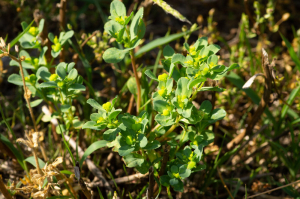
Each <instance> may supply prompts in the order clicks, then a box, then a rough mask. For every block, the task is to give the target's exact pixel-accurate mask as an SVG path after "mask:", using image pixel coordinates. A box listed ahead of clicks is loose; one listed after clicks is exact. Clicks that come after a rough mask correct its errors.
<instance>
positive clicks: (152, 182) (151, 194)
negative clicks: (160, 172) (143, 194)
mask: <svg viewBox="0 0 300 199" xmlns="http://www.w3.org/2000/svg"><path fill="white" fill-rule="evenodd" d="M154 185H155V180H154V168H153V166H151V167H150V168H149V187H148V190H147V199H153V198H154Z"/></svg>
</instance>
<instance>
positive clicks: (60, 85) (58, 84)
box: [57, 81, 65, 88]
mask: <svg viewBox="0 0 300 199" xmlns="http://www.w3.org/2000/svg"><path fill="white" fill-rule="evenodd" d="M64 85H65V83H64V82H63V81H61V82H57V86H58V87H60V88H62V87H63V86H64Z"/></svg>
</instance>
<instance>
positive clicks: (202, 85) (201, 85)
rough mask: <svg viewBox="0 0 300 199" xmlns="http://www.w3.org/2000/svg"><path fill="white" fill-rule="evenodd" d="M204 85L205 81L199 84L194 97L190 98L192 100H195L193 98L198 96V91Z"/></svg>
mask: <svg viewBox="0 0 300 199" xmlns="http://www.w3.org/2000/svg"><path fill="white" fill-rule="evenodd" d="M203 85H204V82H202V83H201V84H200V85H199V87H198V88H196V89H195V91H194V92H193V95H192V97H191V98H190V101H193V100H194V99H195V98H196V96H197V93H198V90H199V89H201V88H202V86H203Z"/></svg>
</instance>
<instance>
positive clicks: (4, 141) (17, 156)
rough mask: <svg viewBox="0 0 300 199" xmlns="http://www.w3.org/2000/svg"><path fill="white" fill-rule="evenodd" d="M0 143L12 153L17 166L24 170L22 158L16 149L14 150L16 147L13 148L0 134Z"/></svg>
mask: <svg viewBox="0 0 300 199" xmlns="http://www.w3.org/2000/svg"><path fill="white" fill-rule="evenodd" d="M0 141H1V142H2V143H4V144H5V145H6V146H7V147H8V148H9V149H10V150H11V151H12V153H13V154H14V155H15V156H16V158H17V161H18V162H19V164H20V165H21V167H22V168H23V169H25V166H24V163H23V160H24V158H23V156H22V155H21V154H20V152H19V151H18V149H16V147H14V145H13V144H12V143H11V142H10V141H9V139H8V138H7V137H5V136H4V135H2V134H0Z"/></svg>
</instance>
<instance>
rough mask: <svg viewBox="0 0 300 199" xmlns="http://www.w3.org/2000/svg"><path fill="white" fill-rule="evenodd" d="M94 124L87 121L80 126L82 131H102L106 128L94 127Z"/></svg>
mask: <svg viewBox="0 0 300 199" xmlns="http://www.w3.org/2000/svg"><path fill="white" fill-rule="evenodd" d="M96 124H97V123H96V122H94V121H88V122H86V123H85V124H84V125H83V126H82V129H93V130H102V129H104V128H106V125H105V126H95V125H96Z"/></svg>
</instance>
